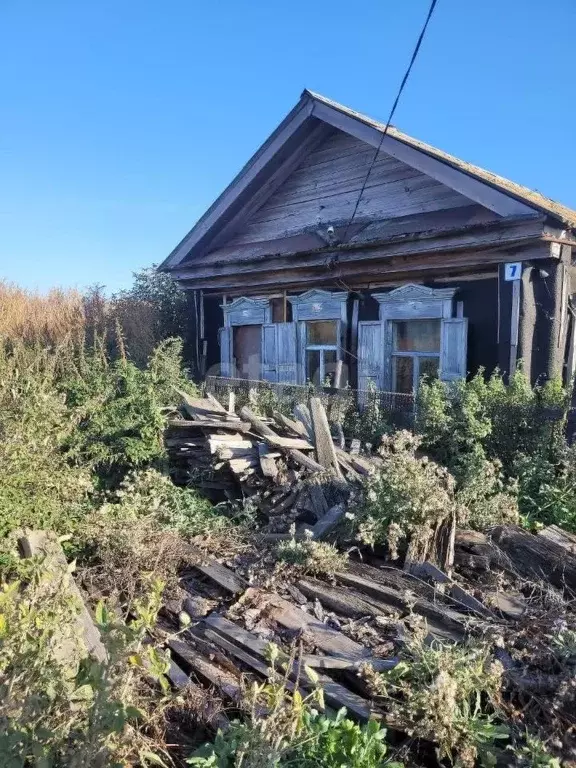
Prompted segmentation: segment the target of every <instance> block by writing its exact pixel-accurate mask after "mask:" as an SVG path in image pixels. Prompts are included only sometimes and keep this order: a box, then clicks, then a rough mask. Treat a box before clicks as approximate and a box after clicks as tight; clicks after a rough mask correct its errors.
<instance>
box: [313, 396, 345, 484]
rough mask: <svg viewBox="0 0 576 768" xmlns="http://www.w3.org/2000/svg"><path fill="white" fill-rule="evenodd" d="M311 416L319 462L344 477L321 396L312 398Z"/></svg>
mask: <svg viewBox="0 0 576 768" xmlns="http://www.w3.org/2000/svg"><path fill="white" fill-rule="evenodd" d="M310 416H311V418H312V429H313V432H314V446H315V448H316V458H317V459H318V463H319V464H322V466H323V467H325V468H326V469H327V470H329V471H331V472H333V473H334V474H335V475H337V476H338V477H342V473H341V472H340V466H339V464H338V459H337V457H336V451H335V449H334V443H333V441H332V434H331V432H330V426H329V424H328V417H327V415H326V411H325V409H324V406H323V405H322V401H321V400H320V398H319V397H311V398H310Z"/></svg>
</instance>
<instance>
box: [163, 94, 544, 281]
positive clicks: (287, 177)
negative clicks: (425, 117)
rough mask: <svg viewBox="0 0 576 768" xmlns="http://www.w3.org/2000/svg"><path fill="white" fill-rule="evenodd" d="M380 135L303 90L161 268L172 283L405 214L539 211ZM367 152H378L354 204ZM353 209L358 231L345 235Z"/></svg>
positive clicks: (379, 129) (413, 146) (410, 144)
mask: <svg viewBox="0 0 576 768" xmlns="http://www.w3.org/2000/svg"><path fill="white" fill-rule="evenodd" d="M382 133H383V126H382V125H380V124H378V123H374V122H373V121H370V120H369V119H368V118H365V117H364V116H362V115H358V114H357V113H354V112H352V111H350V110H347V109H346V108H345V107H342V106H341V105H337V104H334V103H333V102H329V101H328V100H326V99H324V98H323V97H319V96H317V95H316V94H312V93H310V92H307V91H305V92H304V94H303V95H302V97H301V99H300V101H299V102H298V104H297V105H296V107H295V108H294V109H293V110H292V112H290V114H289V115H288V116H287V117H286V118H285V120H284V121H283V122H282V123H281V124H280V125H279V127H278V128H277V129H276V131H275V132H274V133H273V134H272V135H271V136H270V138H269V139H268V140H267V141H266V142H265V143H264V144H263V145H262V147H261V148H260V149H259V150H258V152H257V153H256V154H255V155H254V156H253V157H252V158H251V160H250V161H249V162H248V164H247V165H246V166H245V167H244V168H243V169H242V171H241V172H240V174H239V175H238V176H237V177H236V179H234V181H233V182H232V183H231V184H230V186H229V187H228V188H227V189H226V190H225V191H224V192H223V193H222V195H221V196H220V197H219V198H218V200H216V202H215V203H214V204H213V205H212V206H211V208H210V209H209V210H208V211H207V212H206V214H205V215H204V216H203V217H202V218H201V219H200V221H199V222H198V223H197V224H196V226H195V227H194V228H193V229H192V230H191V231H190V232H189V233H188V235H187V236H186V237H185V238H184V240H183V241H182V242H181V243H180V245H179V246H178V247H177V248H176V249H175V250H174V251H173V252H172V254H171V255H170V256H169V257H168V259H166V261H165V262H164V264H163V265H162V267H161V268H163V269H171V270H174V271H175V276H176V277H177V270H178V267H179V265H181V264H184V263H185V262H187V261H191V260H192V259H194V260H196V259H198V258H201V259H202V261H204V260H205V259H207V262H208V263H209V262H210V260H211V258H212V260H213V261H218V260H219V259H221V258H226V256H227V255H230V256H232V255H233V254H238V253H239V252H242V250H244V249H246V248H248V249H249V250H250V254H251V255H267V254H273V253H283V252H302V251H306V250H312V249H314V248H319V247H323V246H324V245H326V243H327V242H329V240H327V239H326V238H327V237H328V238H329V236H330V233H328V232H327V229H328V227H334V228H335V237H336V238H337V237H338V236H342V231H339V230H338V227H340V228H343V229H344V231H346V235H347V238H348V239H350V238H352V237H355V236H356V234H357V229H358V227H369V226H372V225H373V223H374V222H376V223H377V222H382V221H384V222H390V221H393V220H394V219H401V218H404V217H409V216H413V215H416V216H417V215H426V214H432V213H434V212H444V211H453V212H456V211H457V210H459V209H460V210H462V211H468V210H469V209H470V216H475V217H476V219H474V220H478V218H477V217H478V215H480V216H482V211H484V214H485V217H488V218H492V219H493V218H497V217H499V216H520V215H530V214H532V215H534V214H536V213H537V212H538V206H531V205H528V204H526V202H524V201H522V200H520V199H518V196H514V195H512V194H509V193H508V192H507V191H503V190H502V189H500V188H497V187H496V186H494V185H491V184H490V183H487V182H485V181H483V180H481V179H479V178H477V177H475V176H474V175H471V174H469V173H467V172H465V171H464V170H462V169H460V168H458V167H455V165H454V164H453V163H452V164H450V163H449V162H447V161H445V160H443V159H442V158H441V157H435V156H433V155H432V154H431V153H430V152H427V151H425V149H422V148H420V147H419V146H418V145H417V142H415V140H410V141H405V140H402V138H401V137H402V136H403V134H400V133H399V132H397V131H395V132H394V134H393V135H392V131H390V135H389V134H386V135H384V136H383V135H382ZM408 138H409V137H408ZM425 146H426V145H422V147H425ZM375 147H380V148H381V151H380V153H379V155H378V158H377V159H376V161H375V162H374V165H373V167H372V170H371V173H370V177H369V178H368V182H367V183H366V187H365V189H364V191H363V193H362V196H361V198H360V200H359V201H358V196H359V193H360V190H361V189H362V185H363V183H364V181H365V179H366V174H367V172H368V169H369V168H370V166H371V164H372V162H373V159H374V152H375V149H374V148H375ZM447 157H448V156H447ZM357 203H358V205H357V210H356V213H355V216H354V225H355V227H356V228H355V229H352V230H351V231H350V232H348V228H347V222H349V221H350V219H351V217H352V214H353V212H354V209H355V208H356V204H357ZM462 215H464V214H462ZM461 218H462V216H461ZM468 220H469V219H468ZM468 220H467V219H466V218H465V217H464V222H465V223H467V222H468ZM374 239H377V229H376V232H375V237H374ZM211 254H214V255H213V256H212V257H211Z"/></svg>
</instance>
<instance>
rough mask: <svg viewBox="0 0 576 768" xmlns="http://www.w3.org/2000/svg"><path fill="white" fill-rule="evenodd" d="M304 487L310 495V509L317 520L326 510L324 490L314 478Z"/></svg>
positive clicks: (326, 503)
mask: <svg viewBox="0 0 576 768" xmlns="http://www.w3.org/2000/svg"><path fill="white" fill-rule="evenodd" d="M306 489H307V490H308V494H309V496H310V504H311V506H312V511H313V512H314V514H315V515H316V519H317V520H319V519H320V518H322V517H324V515H325V514H326V513H327V512H328V502H327V501H326V496H325V495H324V491H323V490H322V488H321V487H320V485H319V484H318V483H317V482H316V480H311V481H310V482H308V483H307V484H306Z"/></svg>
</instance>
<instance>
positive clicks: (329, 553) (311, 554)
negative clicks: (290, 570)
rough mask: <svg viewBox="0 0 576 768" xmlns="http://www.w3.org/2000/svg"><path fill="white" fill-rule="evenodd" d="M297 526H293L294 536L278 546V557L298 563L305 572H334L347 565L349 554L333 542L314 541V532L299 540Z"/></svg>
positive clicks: (284, 560) (293, 563)
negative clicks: (296, 533)
mask: <svg viewBox="0 0 576 768" xmlns="http://www.w3.org/2000/svg"><path fill="white" fill-rule="evenodd" d="M294 529H295V526H292V530H291V532H292V538H291V539H288V540H287V541H281V542H280V543H279V544H278V546H277V547H276V557H277V558H278V560H281V561H282V562H285V563H289V564H290V565H296V566H298V567H299V568H301V569H302V571H303V572H304V573H312V574H319V573H324V574H333V573H335V572H336V571H340V570H342V569H343V568H345V567H346V564H347V562H348V555H346V554H344V553H342V552H339V551H338V549H337V548H336V547H335V546H334V545H333V544H328V543H327V542H325V541H314V540H313V539H312V534H311V533H310V536H309V537H307V538H305V539H303V540H302V541H297V540H296V539H295V538H294V532H295V531H294Z"/></svg>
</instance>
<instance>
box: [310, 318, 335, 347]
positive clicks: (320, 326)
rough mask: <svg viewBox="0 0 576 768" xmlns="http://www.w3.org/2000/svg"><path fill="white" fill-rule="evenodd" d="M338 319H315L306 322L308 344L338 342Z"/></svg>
mask: <svg viewBox="0 0 576 768" xmlns="http://www.w3.org/2000/svg"><path fill="white" fill-rule="evenodd" d="M336 325H337V322H336V320H314V321H313V322H311V323H306V327H307V329H308V344H336Z"/></svg>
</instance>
